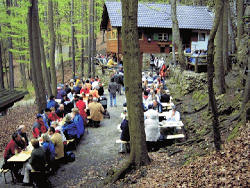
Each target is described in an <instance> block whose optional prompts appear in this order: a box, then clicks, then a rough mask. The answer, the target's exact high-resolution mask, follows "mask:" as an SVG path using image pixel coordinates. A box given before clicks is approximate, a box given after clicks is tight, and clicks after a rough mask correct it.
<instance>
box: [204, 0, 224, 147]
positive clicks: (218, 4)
mask: <svg viewBox="0 0 250 188" xmlns="http://www.w3.org/2000/svg"><path fill="white" fill-rule="evenodd" d="M215 9H216V10H215V18H214V24H213V27H212V29H211V31H210V38H209V40H208V47H207V49H208V54H207V63H208V67H207V79H208V95H209V103H210V106H211V111H212V116H213V134H214V145H215V149H216V150H217V151H218V150H220V148H221V136H220V130H219V120H218V110H217V104H216V100H215V96H214V88H213V77H214V66H213V61H214V55H213V54H214V38H215V35H216V32H217V30H218V26H219V23H220V15H221V14H222V10H223V0H216V1H215Z"/></svg>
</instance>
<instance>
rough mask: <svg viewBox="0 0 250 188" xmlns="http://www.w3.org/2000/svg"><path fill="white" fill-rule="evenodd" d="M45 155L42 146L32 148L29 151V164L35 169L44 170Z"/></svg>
mask: <svg viewBox="0 0 250 188" xmlns="http://www.w3.org/2000/svg"><path fill="white" fill-rule="evenodd" d="M45 164H46V156H45V151H44V149H43V148H42V147H39V148H34V149H33V151H32V153H31V158H30V165H31V166H32V168H33V169H34V170H36V171H45Z"/></svg>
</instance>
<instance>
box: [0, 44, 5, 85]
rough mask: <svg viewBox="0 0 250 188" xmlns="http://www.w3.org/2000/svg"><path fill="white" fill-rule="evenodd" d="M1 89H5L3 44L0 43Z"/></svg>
mask: <svg viewBox="0 0 250 188" xmlns="http://www.w3.org/2000/svg"><path fill="white" fill-rule="evenodd" d="M0 89H4V76H3V59H2V44H1V42H0Z"/></svg>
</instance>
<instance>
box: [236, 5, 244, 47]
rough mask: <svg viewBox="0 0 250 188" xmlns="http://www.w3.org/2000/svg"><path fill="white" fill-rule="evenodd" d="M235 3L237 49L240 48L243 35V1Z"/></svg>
mask: <svg viewBox="0 0 250 188" xmlns="http://www.w3.org/2000/svg"><path fill="white" fill-rule="evenodd" d="M236 1H237V49H239V47H240V41H241V38H242V35H243V27H244V25H243V12H244V11H243V8H244V7H243V5H244V4H243V0H236Z"/></svg>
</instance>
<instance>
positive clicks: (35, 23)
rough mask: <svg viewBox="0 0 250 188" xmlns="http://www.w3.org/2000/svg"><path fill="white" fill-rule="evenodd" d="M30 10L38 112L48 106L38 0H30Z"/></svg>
mask: <svg viewBox="0 0 250 188" xmlns="http://www.w3.org/2000/svg"><path fill="white" fill-rule="evenodd" d="M30 4H31V6H30V7H29V10H28V36H29V48H30V64H31V67H32V82H33V85H34V88H35V93H36V103H37V110H38V112H40V113H41V112H42V110H43V109H45V108H46V96H45V87H44V82H43V76H42V67H41V53H40V44H39V29H40V26H39V17H38V0H30Z"/></svg>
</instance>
